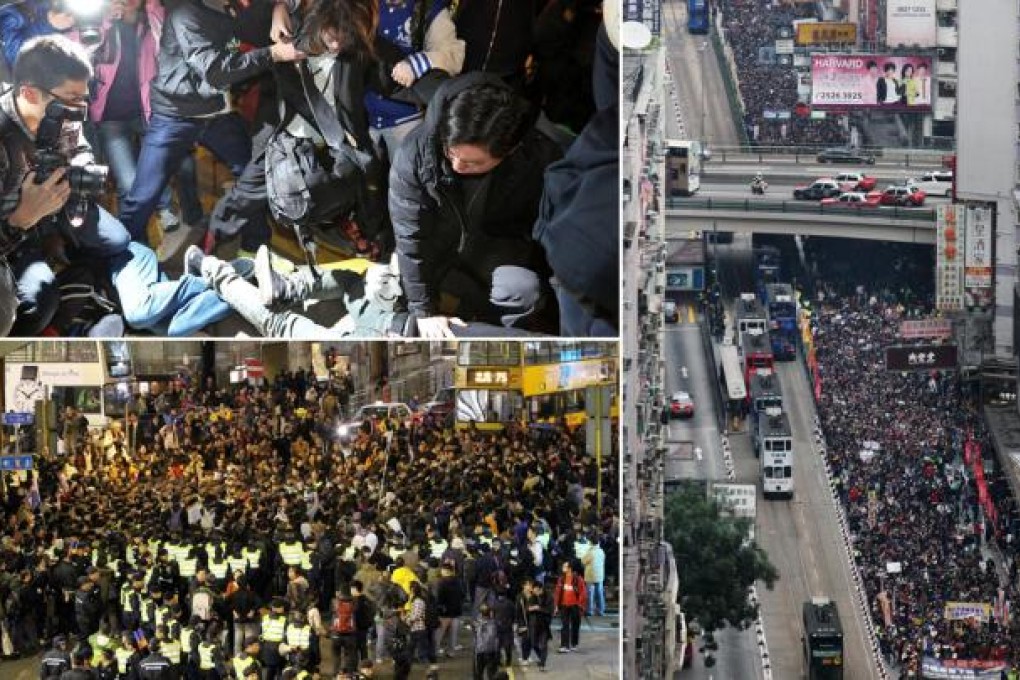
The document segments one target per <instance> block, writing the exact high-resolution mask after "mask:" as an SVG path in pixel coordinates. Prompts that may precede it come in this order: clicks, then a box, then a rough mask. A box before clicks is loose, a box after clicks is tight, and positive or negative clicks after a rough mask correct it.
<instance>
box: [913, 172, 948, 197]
mask: <svg viewBox="0 0 1020 680" xmlns="http://www.w3.org/2000/svg"><path fill="white" fill-rule="evenodd" d="M905 184H912V185H914V186H916V187H917V188H918V189H920V190H921V191H923V192H924V193H925V194H927V195H928V196H945V197H946V198H951V197H952V195H953V171H952V170H933V171H931V172H926V173H924V174H922V175H919V176H918V177H916V178H914V179H908V180H907V181H906V182H905Z"/></svg>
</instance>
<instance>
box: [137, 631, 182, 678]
mask: <svg viewBox="0 0 1020 680" xmlns="http://www.w3.org/2000/svg"><path fill="white" fill-rule="evenodd" d="M161 652H162V645H161V644H160V641H159V638H158V637H157V638H155V639H153V640H150V641H149V655H148V656H146V657H145V658H144V659H142V660H141V661H139V662H138V677H139V680H176V678H177V672H176V670H175V669H174V666H173V663H172V662H171V661H170V659H168V658H167V657H166V656H164V655H163V654H162V653H161Z"/></svg>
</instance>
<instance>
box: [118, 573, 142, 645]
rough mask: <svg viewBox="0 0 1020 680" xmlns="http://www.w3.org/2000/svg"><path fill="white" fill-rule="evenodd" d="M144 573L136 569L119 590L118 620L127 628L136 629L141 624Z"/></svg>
mask: <svg viewBox="0 0 1020 680" xmlns="http://www.w3.org/2000/svg"><path fill="white" fill-rule="evenodd" d="M144 585H145V574H144V573H143V572H140V571H136V572H134V573H133V574H132V575H131V578H130V579H129V580H128V581H127V582H126V583H125V584H124V585H123V586H122V587H121V590H120V611H121V614H120V620H121V625H123V626H124V628H125V629H127V630H138V629H139V628H140V627H141V624H142V604H143V602H144V600H145V595H144V593H143V592H142V588H143V586H144Z"/></svg>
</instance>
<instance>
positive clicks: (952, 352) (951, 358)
mask: <svg viewBox="0 0 1020 680" xmlns="http://www.w3.org/2000/svg"><path fill="white" fill-rule="evenodd" d="M957 357H958V354H957V351H956V345H890V346H889V347H886V348H885V369H886V370H887V371H934V370H947V369H954V368H956V367H957V366H958V365H959V361H958V358H957Z"/></svg>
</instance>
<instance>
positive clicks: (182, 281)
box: [111, 243, 232, 337]
mask: <svg viewBox="0 0 1020 680" xmlns="http://www.w3.org/2000/svg"><path fill="white" fill-rule="evenodd" d="M111 264H112V273H113V285H114V286H115V287H116V289H117V294H118V295H119V296H120V303H121V308H122V309H123V312H124V321H125V323H127V325H129V326H131V327H132V328H135V329H138V330H151V331H153V332H154V333H156V334H158V335H166V336H169V337H182V336H189V335H193V334H194V333H196V332H198V331H200V330H202V329H203V328H205V327H206V326H208V325H209V324H212V323H216V322H217V321H221V320H223V319H225V318H226V317H227V316H229V315H230V314H231V312H232V310H231V308H230V305H228V304H227V303H226V302H224V301H223V299H222V298H221V297H220V296H219V295H217V294H216V292H215V291H214V290H212V289H211V288H210V287H209V285H208V284H207V283H206V282H205V281H204V280H203V279H202V278H201V277H197V276H192V275H191V274H185V275H184V276H182V277H181V278H179V279H177V280H176V281H171V280H170V279H169V278H168V277H167V275H166V274H165V273H164V272H163V271H161V270H160V267H159V260H158V258H157V257H156V253H155V252H153V250H152V249H151V248H149V247H148V246H145V245H142V244H141V243H131V244H130V245H129V246H128V249H127V251H125V252H124V253H121V254H120V255H117V256H115V257H114V258H113V260H112V262H111Z"/></svg>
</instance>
